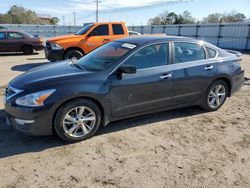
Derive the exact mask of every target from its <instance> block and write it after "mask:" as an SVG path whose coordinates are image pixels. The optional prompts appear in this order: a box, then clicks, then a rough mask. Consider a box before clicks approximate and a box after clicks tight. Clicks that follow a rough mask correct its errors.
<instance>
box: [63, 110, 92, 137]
mask: <svg viewBox="0 0 250 188" xmlns="http://www.w3.org/2000/svg"><path fill="white" fill-rule="evenodd" d="M95 124H96V115H95V113H94V111H93V110H92V109H91V108H89V107H87V106H78V107H75V108H73V109H71V110H69V111H68V112H67V113H66V115H65V117H64V118H63V130H64V132H65V133H66V134H67V135H69V136H71V137H74V138H79V137H83V136H85V135H87V134H88V133H90V132H91V130H92V129H93V128H94V127H95Z"/></svg>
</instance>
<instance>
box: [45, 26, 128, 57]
mask: <svg viewBox="0 0 250 188" xmlns="http://www.w3.org/2000/svg"><path fill="white" fill-rule="evenodd" d="M127 36H129V33H128V29H127V27H126V25H125V23H124V22H99V23H91V24H88V25H86V26H85V27H83V28H82V29H81V30H80V31H78V32H77V33H75V34H70V35H63V36H58V37H53V38H50V39H49V40H47V41H46V48H45V55H46V58H47V59H48V60H50V61H57V60H63V59H72V58H76V59H80V58H81V57H82V56H84V55H85V54H88V53H89V52H91V51H92V50H94V49H96V48H97V47H99V46H101V45H103V44H105V43H108V42H111V41H113V40H115V39H119V38H124V37H127Z"/></svg>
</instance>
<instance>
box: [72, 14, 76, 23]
mask: <svg viewBox="0 0 250 188" xmlns="http://www.w3.org/2000/svg"><path fill="white" fill-rule="evenodd" d="M73 14H74V26H76V12H73Z"/></svg>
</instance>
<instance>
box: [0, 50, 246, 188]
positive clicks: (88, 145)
mask: <svg viewBox="0 0 250 188" xmlns="http://www.w3.org/2000/svg"><path fill="white" fill-rule="evenodd" d="M43 57H44V55H43V54H37V55H33V56H22V55H15V56H0V84H1V85H2V86H3V85H5V84H7V83H8V82H9V80H10V79H12V78H13V77H14V76H16V75H18V74H20V73H22V72H24V71H27V70H28V69H30V68H32V67H34V66H37V65H40V64H42V63H45V62H46V60H45V59H43ZM41 62H42V63H41ZM242 66H243V67H244V68H245V70H246V77H247V78H250V55H244V56H243V63H242ZM2 100H3V96H2V95H1V96H0V101H1V102H0V174H1V175H0V187H22V188H23V187H150V188H151V187H250V81H246V82H245V85H244V87H243V88H242V90H241V91H240V92H239V93H237V94H236V95H234V96H233V97H231V98H230V99H228V100H227V102H226V103H225V105H224V106H223V107H222V108H221V109H220V110H219V111H217V112H212V113H204V112H203V111H202V110H200V109H199V108H198V107H192V108H185V109H181V110H173V111H168V112H163V113H158V114H153V115H148V116H144V117H141V118H137V119H130V120H124V121H119V122H116V123H112V124H110V125H109V126H107V127H105V128H102V129H101V130H100V131H99V133H98V135H97V136H95V137H93V138H91V139H89V140H87V141H84V142H81V143H76V144H71V145H66V144H65V143H64V142H62V141H60V140H59V139H58V138H57V137H55V136H53V137H29V136H24V135H21V134H19V133H16V132H15V131H14V130H12V129H11V128H9V127H7V126H6V125H5V120H4V111H3V104H2Z"/></svg>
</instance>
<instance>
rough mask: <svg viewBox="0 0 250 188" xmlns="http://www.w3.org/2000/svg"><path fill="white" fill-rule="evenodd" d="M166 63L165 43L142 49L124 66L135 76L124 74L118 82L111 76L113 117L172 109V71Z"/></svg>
mask: <svg viewBox="0 0 250 188" xmlns="http://www.w3.org/2000/svg"><path fill="white" fill-rule="evenodd" d="M168 62H169V45H168V43H161V44H154V45H149V46H146V47H143V48H142V49H140V50H139V51H137V52H136V53H134V54H133V55H132V56H131V57H129V58H128V59H127V60H126V61H125V63H124V64H123V65H134V66H136V67H137V72H136V73H135V74H123V75H122V78H121V79H118V78H117V77H116V76H111V81H110V105H111V113H112V116H113V117H119V116H124V115H125V116H126V115H131V114H135V113H140V112H146V111H150V110H154V109H158V108H162V107H166V106H168V105H171V104H170V102H171V70H170V68H169V66H168V65H167V64H168ZM123 65H121V66H123Z"/></svg>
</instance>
